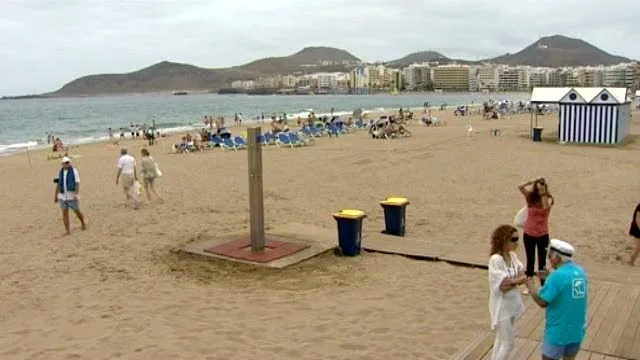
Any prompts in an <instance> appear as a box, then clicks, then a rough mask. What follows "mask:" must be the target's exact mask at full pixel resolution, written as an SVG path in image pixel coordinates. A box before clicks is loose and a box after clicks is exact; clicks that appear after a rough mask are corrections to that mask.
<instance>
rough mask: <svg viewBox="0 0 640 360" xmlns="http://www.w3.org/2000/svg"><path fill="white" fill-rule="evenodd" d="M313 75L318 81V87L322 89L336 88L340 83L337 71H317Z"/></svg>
mask: <svg viewBox="0 0 640 360" xmlns="http://www.w3.org/2000/svg"><path fill="white" fill-rule="evenodd" d="M311 77H312V78H314V79H316V80H317V81H318V88H320V89H334V88H336V85H337V84H338V76H337V74H336V73H316V74H313V75H311Z"/></svg>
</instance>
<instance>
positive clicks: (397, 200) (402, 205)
mask: <svg viewBox="0 0 640 360" xmlns="http://www.w3.org/2000/svg"><path fill="white" fill-rule="evenodd" d="M380 205H381V206H382V208H383V209H384V227H385V229H384V233H385V234H388V235H394V236H404V231H405V223H406V217H407V205H409V200H408V199H406V198H403V197H389V198H386V199H385V200H384V201H381V202H380Z"/></svg>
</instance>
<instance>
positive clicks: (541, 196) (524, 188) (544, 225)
mask: <svg viewBox="0 0 640 360" xmlns="http://www.w3.org/2000/svg"><path fill="white" fill-rule="evenodd" d="M518 189H519V190H520V192H521V193H522V195H523V196H524V198H525V200H526V202H527V221H525V223H524V229H523V232H524V234H523V237H522V240H523V242H524V249H525V253H526V255H527V269H526V272H525V273H526V275H527V277H528V278H533V276H534V275H535V273H534V269H535V264H536V249H537V250H538V270H539V271H544V270H545V265H546V259H547V247H549V214H550V212H551V207H552V206H553V204H554V200H553V196H551V194H550V193H549V188H548V186H547V182H546V181H545V179H543V178H538V179H535V180H531V181H528V182H526V183H524V184H521V185H520V186H518ZM541 284H542V285H544V279H541Z"/></svg>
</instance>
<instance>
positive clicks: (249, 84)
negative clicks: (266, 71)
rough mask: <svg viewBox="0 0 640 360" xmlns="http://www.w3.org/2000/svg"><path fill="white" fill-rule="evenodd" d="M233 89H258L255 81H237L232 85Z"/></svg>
mask: <svg viewBox="0 0 640 360" xmlns="http://www.w3.org/2000/svg"><path fill="white" fill-rule="evenodd" d="M231 87H232V88H233V89H244V90H251V89H255V88H256V82H255V81H253V80H236V81H233V82H232V83H231Z"/></svg>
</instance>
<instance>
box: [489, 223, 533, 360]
mask: <svg viewBox="0 0 640 360" xmlns="http://www.w3.org/2000/svg"><path fill="white" fill-rule="evenodd" d="M519 240H520V237H519V236H518V230H517V229H516V228H515V227H513V226H511V225H500V226H499V227H498V228H496V229H495V230H494V231H493V234H492V235H491V258H489V313H490V314H491V330H496V340H495V342H494V344H493V354H492V356H491V359H492V360H507V359H509V355H510V354H511V351H512V350H513V347H514V342H515V327H514V325H515V320H516V317H517V316H518V315H519V314H521V313H522V312H524V309H525V307H524V303H523V302H522V298H521V297H520V291H518V289H517V287H518V285H522V284H525V283H526V281H527V277H526V275H525V274H524V266H523V265H522V263H521V262H520V260H518V256H517V255H516V253H515V250H516V249H517V247H518V241H519Z"/></svg>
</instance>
